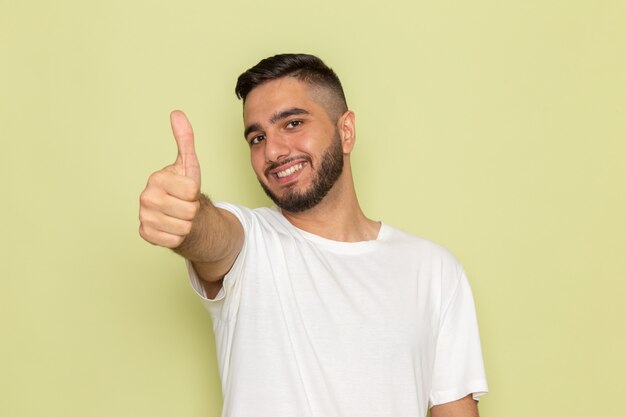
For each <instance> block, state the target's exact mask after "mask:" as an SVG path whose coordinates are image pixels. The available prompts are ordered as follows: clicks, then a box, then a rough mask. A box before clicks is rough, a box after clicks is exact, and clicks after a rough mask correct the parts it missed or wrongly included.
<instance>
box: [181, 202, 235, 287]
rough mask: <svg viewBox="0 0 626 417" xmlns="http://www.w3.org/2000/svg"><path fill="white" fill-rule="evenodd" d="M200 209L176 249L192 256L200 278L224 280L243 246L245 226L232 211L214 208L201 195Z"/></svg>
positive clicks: (191, 258)
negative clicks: (189, 229) (187, 232)
mask: <svg viewBox="0 0 626 417" xmlns="http://www.w3.org/2000/svg"><path fill="white" fill-rule="evenodd" d="M199 202H200V208H199V211H198V214H197V215H196V217H195V218H194V220H193V223H192V227H191V231H190V233H189V235H187V237H185V240H183V242H182V243H181V244H180V245H179V246H178V247H176V248H174V249H173V250H174V251H175V252H176V253H178V254H180V255H181V256H183V257H185V258H187V259H189V260H190V261H191V262H192V263H193V265H194V268H195V269H196V272H197V273H198V275H199V276H200V278H202V279H204V280H207V281H215V280H218V279H221V278H222V277H223V276H224V275H225V274H226V273H227V272H228V270H229V269H230V267H231V266H232V264H233V263H234V261H235V259H236V258H237V255H238V254H239V252H240V250H241V248H242V246H243V227H242V226H241V223H240V222H239V220H238V219H237V218H236V217H235V216H234V215H233V214H232V213H230V212H228V211H226V210H222V209H219V208H217V207H215V206H214V205H213V204H212V203H211V201H210V200H209V198H208V197H207V196H206V195H201V196H200V199H199Z"/></svg>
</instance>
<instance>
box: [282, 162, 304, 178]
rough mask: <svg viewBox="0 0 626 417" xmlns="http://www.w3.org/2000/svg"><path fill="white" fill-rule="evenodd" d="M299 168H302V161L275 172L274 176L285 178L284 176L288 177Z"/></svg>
mask: <svg viewBox="0 0 626 417" xmlns="http://www.w3.org/2000/svg"><path fill="white" fill-rule="evenodd" d="M301 169H302V163H299V164H296V165H293V166H291V167H289V168H287V169H286V170H284V171H279V172H277V173H276V176H277V177H278V178H285V177H288V176H289V175H291V174H293V173H294V172H296V171H300V170H301Z"/></svg>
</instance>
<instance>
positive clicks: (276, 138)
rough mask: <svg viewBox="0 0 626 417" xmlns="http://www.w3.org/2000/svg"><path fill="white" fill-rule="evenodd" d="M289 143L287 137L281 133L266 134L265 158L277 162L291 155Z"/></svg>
mask: <svg viewBox="0 0 626 417" xmlns="http://www.w3.org/2000/svg"><path fill="white" fill-rule="evenodd" d="M289 152H290V149H289V144H288V142H287V139H286V138H285V137H284V136H283V135H280V134H273V135H269V134H268V135H266V137H265V160H266V161H267V162H276V161H279V160H281V159H283V158H286V157H287V156H289Z"/></svg>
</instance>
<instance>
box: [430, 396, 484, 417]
mask: <svg viewBox="0 0 626 417" xmlns="http://www.w3.org/2000/svg"><path fill="white" fill-rule="evenodd" d="M430 416H431V417H478V402H477V401H476V400H474V399H473V398H472V395H468V396H466V397H463V398H461V399H460V400H456V401H452V402H449V403H445V404H440V405H436V406H434V407H433V408H431V409H430Z"/></svg>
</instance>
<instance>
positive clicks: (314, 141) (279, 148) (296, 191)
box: [244, 77, 346, 213]
mask: <svg viewBox="0 0 626 417" xmlns="http://www.w3.org/2000/svg"><path fill="white" fill-rule="evenodd" d="M327 94H328V93H327V92H325V91H317V89H315V88H313V87H311V86H309V85H308V84H306V83H304V82H302V81H299V80H297V79H295V78H292V77H284V78H279V79H276V80H272V81H268V82H266V83H264V84H262V85H260V86H258V87H257V88H255V89H254V90H252V91H251V92H250V93H249V94H248V96H247V98H246V102H245V104H244V125H245V137H246V141H247V142H248V143H249V145H250V158H251V162H252V168H253V169H254V171H255V173H256V176H257V178H258V180H259V183H260V184H261V187H263V189H264V190H265V192H266V194H267V195H268V196H269V197H270V198H271V199H272V200H273V201H274V202H275V203H276V205H278V206H279V207H280V208H282V209H283V210H286V211H290V212H294V213H295V212H301V211H305V210H308V209H310V208H312V207H314V206H315V205H317V204H318V203H319V202H320V201H322V199H323V198H324V197H325V196H326V195H327V194H328V192H329V191H330V190H331V189H332V187H333V185H334V184H335V183H336V182H337V180H338V179H339V178H340V176H341V173H342V171H343V166H344V165H343V163H344V152H346V150H345V149H344V146H343V144H342V138H341V134H340V131H339V129H338V123H337V122H336V121H335V120H332V119H331V114H332V113H333V109H332V106H329V105H328V104H326V103H328V102H329V101H328V100H325V95H327ZM339 120H341V117H339Z"/></svg>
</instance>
